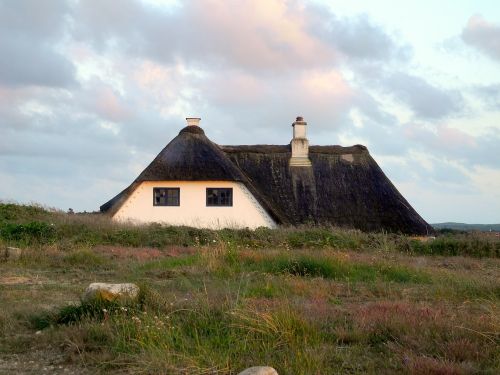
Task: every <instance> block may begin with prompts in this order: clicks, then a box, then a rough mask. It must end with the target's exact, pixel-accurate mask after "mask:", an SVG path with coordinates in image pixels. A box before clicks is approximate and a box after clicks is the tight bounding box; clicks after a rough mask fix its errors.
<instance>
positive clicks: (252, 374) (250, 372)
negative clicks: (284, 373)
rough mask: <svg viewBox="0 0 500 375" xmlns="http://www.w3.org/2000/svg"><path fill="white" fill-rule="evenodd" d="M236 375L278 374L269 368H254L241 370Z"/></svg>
mask: <svg viewBox="0 0 500 375" xmlns="http://www.w3.org/2000/svg"><path fill="white" fill-rule="evenodd" d="M238 375H278V372H277V371H276V370H275V369H273V368H272V367H269V366H255V367H250V368H247V369H246V370H243V371H242V372H240V373H239V374H238Z"/></svg>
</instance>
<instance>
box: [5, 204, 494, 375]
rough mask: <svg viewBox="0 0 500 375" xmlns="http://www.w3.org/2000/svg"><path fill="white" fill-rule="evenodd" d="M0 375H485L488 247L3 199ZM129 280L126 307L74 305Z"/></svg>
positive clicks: (453, 237)
mask: <svg viewBox="0 0 500 375" xmlns="http://www.w3.org/2000/svg"><path fill="white" fill-rule="evenodd" d="M7 246H12V247H18V248H20V249H22V254H21V256H20V258H19V259H4V260H3V261H0V373H5V374H11V373H12V374H22V373H37V374H39V373H51V374H69V373H71V374H95V373H114V374H127V373H134V374H135V373H138V374H237V373H238V372H239V371H242V370H243V369H244V368H246V367H250V366H255V365H269V366H272V367H274V368H275V369H276V370H277V371H278V373H279V374H280V375H283V374H311V375H312V374H401V373H403V374H405V373H406V374H498V373H499V372H500V304H499V299H500V267H499V266H500V260H499V257H500V241H499V240H498V239H497V238H495V237H492V236H483V235H481V234H479V233H455V232H452V233H438V234H437V237H436V238H435V239H433V240H425V239H413V238H410V237H407V236H403V235H395V234H386V233H371V234H367V233H362V232H359V231H353V230H345V229H337V228H312V227H310V228H306V227H304V228H281V229H277V230H268V229H259V230H256V231H250V230H222V231H210V230H200V229H193V228H185V227H164V226H160V225H148V226H132V225H118V224H114V223H111V222H110V221H109V220H108V219H107V218H105V217H101V216H100V215H90V214H89V215H67V214H64V213H61V212H55V211H50V210H46V209H43V208H40V207H37V206H20V205H15V204H0V249H4V248H5V247H7ZM91 282H112V283H120V282H133V283H137V284H138V285H139V286H140V288H141V293H140V298H139V299H138V300H137V301H136V302H134V303H129V304H127V305H119V304H114V303H104V302H102V303H82V302H81V301H80V297H81V295H82V293H83V291H84V290H85V288H86V287H87V286H88V285H89V284H90V283H91Z"/></svg>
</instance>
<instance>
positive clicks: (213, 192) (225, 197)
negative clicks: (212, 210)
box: [207, 188, 233, 206]
mask: <svg viewBox="0 0 500 375" xmlns="http://www.w3.org/2000/svg"><path fill="white" fill-rule="evenodd" d="M232 205H233V189H231V188H229V189H222V188H207V206H232Z"/></svg>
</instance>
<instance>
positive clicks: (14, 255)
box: [0, 246, 22, 260]
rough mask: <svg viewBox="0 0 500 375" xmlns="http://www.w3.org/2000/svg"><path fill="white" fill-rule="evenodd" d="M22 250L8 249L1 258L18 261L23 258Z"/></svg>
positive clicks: (0, 254) (16, 248)
mask: <svg viewBox="0 0 500 375" xmlns="http://www.w3.org/2000/svg"><path fill="white" fill-rule="evenodd" d="M21 254H22V250H21V249H19V248H18V247H10V246H8V247H6V248H5V249H4V251H3V252H1V253H0V258H2V259H4V260H17V259H19V258H20V257H21Z"/></svg>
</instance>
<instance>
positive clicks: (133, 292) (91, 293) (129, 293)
mask: <svg viewBox="0 0 500 375" xmlns="http://www.w3.org/2000/svg"><path fill="white" fill-rule="evenodd" d="M138 295H139V287H138V286H137V285H135V284H132V283H124V284H108V283H92V284H90V285H89V286H88V287H87V289H86V290H85V293H84V294H83V298H82V300H83V301H84V302H89V301H93V300H95V299H100V300H104V301H115V302H122V301H131V300H134V299H136V298H137V296H138Z"/></svg>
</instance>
